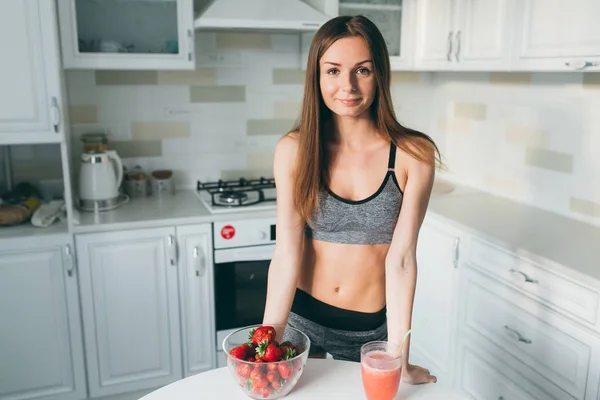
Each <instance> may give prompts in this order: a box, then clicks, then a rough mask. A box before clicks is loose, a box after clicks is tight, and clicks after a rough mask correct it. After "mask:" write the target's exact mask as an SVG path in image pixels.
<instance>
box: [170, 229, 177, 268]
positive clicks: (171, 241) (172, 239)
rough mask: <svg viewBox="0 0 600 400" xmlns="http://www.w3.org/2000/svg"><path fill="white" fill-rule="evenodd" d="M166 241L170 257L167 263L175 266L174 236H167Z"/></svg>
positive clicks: (175, 249)
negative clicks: (167, 241)
mask: <svg viewBox="0 0 600 400" xmlns="http://www.w3.org/2000/svg"><path fill="white" fill-rule="evenodd" d="M168 240H169V247H170V250H169V252H170V253H171V256H170V257H169V263H170V264H171V265H175V264H177V247H176V246H175V236H173V235H169V237H168Z"/></svg>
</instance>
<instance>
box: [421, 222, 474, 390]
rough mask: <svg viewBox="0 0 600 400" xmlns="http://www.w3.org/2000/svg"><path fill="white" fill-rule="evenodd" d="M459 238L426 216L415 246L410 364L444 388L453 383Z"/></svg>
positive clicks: (443, 225)
mask: <svg viewBox="0 0 600 400" xmlns="http://www.w3.org/2000/svg"><path fill="white" fill-rule="evenodd" d="M461 236H462V233H461V232H459V231H458V230H455V229H452V228H450V227H448V226H447V225H446V224H444V223H442V222H439V221H437V220H435V219H433V218H430V217H427V218H426V219H425V221H424V223H423V226H422V227H421V231H420V233H419V239H418V243H417V270H418V276H417V287H416V291H415V299H414V306H413V317H412V326H413V327H415V328H416V329H415V331H414V332H413V333H412V334H411V362H413V363H415V364H418V365H422V366H423V367H425V368H428V369H429V370H430V371H431V373H433V374H434V375H436V376H437V378H438V381H439V382H440V383H443V384H447V385H448V384H450V385H451V384H452V383H453V381H454V368H453V367H454V365H453V359H454V356H455V355H454V353H455V347H456V346H455V341H456V332H455V331H456V323H455V322H456V310H457V307H456V305H457V301H458V299H457V284H458V274H459V270H460V268H459V267H460V261H459V258H460V251H461V245H462V243H461ZM423 321H425V324H424V325H422V326H420V324H421V323H422V322H423ZM412 349H414V353H415V354H414V357H413V350H412Z"/></svg>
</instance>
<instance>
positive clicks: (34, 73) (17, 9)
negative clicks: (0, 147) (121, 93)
mask: <svg viewBox="0 0 600 400" xmlns="http://www.w3.org/2000/svg"><path fill="white" fill-rule="evenodd" d="M0 50H2V54H3V56H2V62H0V88H2V90H0V144H19V143H52V142H60V141H61V140H62V139H63V137H64V131H63V130H64V126H63V117H62V109H63V105H62V99H61V90H60V58H59V54H60V51H59V47H58V34H57V27H56V15H55V6H54V2H52V1H47V0H19V1H2V2H0Z"/></svg>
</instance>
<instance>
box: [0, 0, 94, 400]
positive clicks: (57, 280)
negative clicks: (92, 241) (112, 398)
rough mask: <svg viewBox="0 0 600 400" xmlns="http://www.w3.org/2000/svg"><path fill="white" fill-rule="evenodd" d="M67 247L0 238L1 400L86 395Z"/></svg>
mask: <svg viewBox="0 0 600 400" xmlns="http://www.w3.org/2000/svg"><path fill="white" fill-rule="evenodd" d="M4 3H7V2H4ZM72 249H73V245H72V237H71V236H69V235H48V236H44V237H41V238H40V237H36V238H30V239H25V238H19V239H3V240H0V304H1V305H2V306H1V307H0V321H2V322H1V326H2V327H1V328H0V332H1V333H0V338H1V339H0V399H2V400H9V399H10V400H25V399H38V398H39V399H42V398H43V399H44V400H78V399H84V398H85V397H86V394H87V393H86V381H85V370H84V361H83V344H82V338H81V320H80V316H79V315H80V314H79V297H78V287H77V269H76V268H75V263H74V257H73V252H72Z"/></svg>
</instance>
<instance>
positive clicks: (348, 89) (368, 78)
mask: <svg viewBox="0 0 600 400" xmlns="http://www.w3.org/2000/svg"><path fill="white" fill-rule="evenodd" d="M319 65H320V87H321V95H322V96H323V100H324V101H325V105H326V106H327V107H328V108H329V109H330V110H331V111H333V112H334V113H335V114H337V115H339V116H347V117H359V116H361V115H363V114H364V113H366V112H368V110H369V108H370V107H371V104H373V99H374V98H375V92H376V89H377V87H376V86H377V83H376V81H375V76H374V75H373V61H372V60H371V52H370V51H369V47H368V46H367V43H366V42H365V40H364V39H363V38H361V37H357V36H353V37H346V38H342V39H339V40H337V41H335V42H334V43H333V44H332V45H331V46H330V47H329V48H328V49H327V51H325V53H324V54H323V57H321V60H319Z"/></svg>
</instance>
